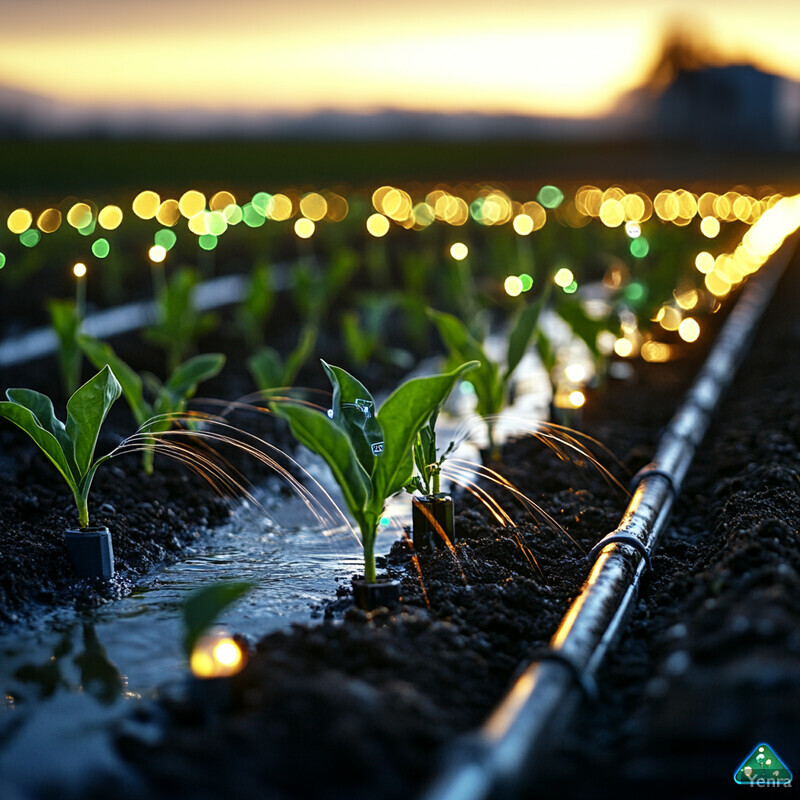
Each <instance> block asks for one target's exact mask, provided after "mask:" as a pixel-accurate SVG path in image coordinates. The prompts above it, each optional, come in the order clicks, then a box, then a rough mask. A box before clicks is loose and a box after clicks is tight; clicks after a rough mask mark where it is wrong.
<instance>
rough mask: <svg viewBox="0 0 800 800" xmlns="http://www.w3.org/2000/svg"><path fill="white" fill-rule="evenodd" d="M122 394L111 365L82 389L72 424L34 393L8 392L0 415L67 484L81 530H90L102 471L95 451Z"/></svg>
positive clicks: (74, 400) (71, 403)
mask: <svg viewBox="0 0 800 800" xmlns="http://www.w3.org/2000/svg"><path fill="white" fill-rule="evenodd" d="M121 393H122V388H121V387H120V384H119V381H117V379H116V377H114V373H113V372H112V371H111V368H110V367H109V366H107V365H106V366H105V367H103V369H101V370H100V372H98V373H97V375H95V376H94V377H93V378H91V379H90V380H89V381H87V382H86V383H85V384H84V385H83V386H81V387H80V388H79V389H78V390H77V391H76V392H75V394H73V395H72V397H70V399H69V400H68V402H67V422H66V424H64V423H63V422H61V421H60V420H59V419H57V418H56V415H55V411H54V410H53V403H52V402H51V400H50V398H49V397H47V396H46V395H43V394H41V393H39V392H35V391H33V390H32V389H8V390H7V391H6V397H7V398H8V400H5V401H2V402H0V416H2V417H5V418H6V419H7V420H9V421H10V422H13V423H14V424H15V425H17V426H18V427H20V428H22V430H23V431H25V433H27V434H28V436H30V437H31V439H33V441H34V442H35V443H36V445H37V446H38V447H39V449H40V450H41V451H42V452H43V453H44V454H45V455H46V456H47V458H48V459H50V461H51V462H52V463H53V465H54V466H55V468H56V469H57V470H58V471H59V472H60V473H61V476H62V477H63V478H64V480H65V481H66V482H67V485H68V486H69V488H70V489H71V491H72V495H73V497H74V498H75V505H76V506H77V509H78V523H79V525H80V527H81V528H86V527H88V526H89V508H88V499H89V490H90V488H91V485H92V480H93V479H94V475H95V472H96V471H97V468H98V467H99V466H100V465H101V464H102V463H103V462H104V461H106V460H107V459H109V458H110V457H111V455H110V454H108V455H105V456H103V457H102V458H98V459H96V460H95V458H94V451H95V447H96V446H97V438H98V436H99V434H100V428H101V427H102V425H103V422H104V421H105V418H106V415H107V414H108V410H109V409H110V408H111V406H112V405H113V403H114V401H115V400H117V398H118V397H119V396H120V394H121Z"/></svg>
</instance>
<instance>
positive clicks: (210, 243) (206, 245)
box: [197, 233, 217, 250]
mask: <svg viewBox="0 0 800 800" xmlns="http://www.w3.org/2000/svg"><path fill="white" fill-rule="evenodd" d="M197 242H198V244H199V245H200V247H202V248H203V250H213V249H214V248H215V247H216V246H217V237H216V236H214V234H213V233H204V234H203V235H202V236H201V237H200V238H199V239H198V240H197Z"/></svg>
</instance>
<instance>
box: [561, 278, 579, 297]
mask: <svg viewBox="0 0 800 800" xmlns="http://www.w3.org/2000/svg"><path fill="white" fill-rule="evenodd" d="M577 291H578V282H577V281H572V283H571V284H570V285H569V286H565V287H564V293H565V294H575V292H577Z"/></svg>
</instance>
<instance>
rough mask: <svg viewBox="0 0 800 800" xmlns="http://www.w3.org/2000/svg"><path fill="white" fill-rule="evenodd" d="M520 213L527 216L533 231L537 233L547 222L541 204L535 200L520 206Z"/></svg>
mask: <svg viewBox="0 0 800 800" xmlns="http://www.w3.org/2000/svg"><path fill="white" fill-rule="evenodd" d="M522 213H523V214H527V215H528V216H529V217H530V218H531V219H532V220H533V230H534V231H538V230H539V229H540V228H543V227H544V225H545V223H546V222H547V212H546V211H545V210H544V206H543V205H541V203H537V202H536V200H529V201H528V202H527V203H525V204H524V205H523V206H522Z"/></svg>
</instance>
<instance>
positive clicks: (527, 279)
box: [519, 272, 533, 292]
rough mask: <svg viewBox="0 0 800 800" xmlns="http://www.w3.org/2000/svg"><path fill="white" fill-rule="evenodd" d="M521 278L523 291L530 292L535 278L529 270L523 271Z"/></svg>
mask: <svg viewBox="0 0 800 800" xmlns="http://www.w3.org/2000/svg"><path fill="white" fill-rule="evenodd" d="M519 279H520V280H521V281H522V291H523V292H529V291H530V290H531V289H532V288H533V278H532V277H531V276H530V275H528V273H527V272H523V273H522V275H520V276H519Z"/></svg>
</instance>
